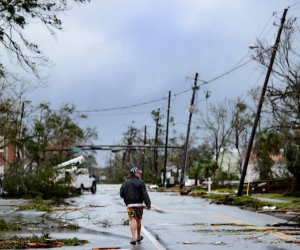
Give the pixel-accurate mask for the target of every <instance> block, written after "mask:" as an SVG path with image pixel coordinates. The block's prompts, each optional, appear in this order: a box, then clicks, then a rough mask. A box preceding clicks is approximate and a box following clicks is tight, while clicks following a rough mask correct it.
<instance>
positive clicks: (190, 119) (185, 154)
mask: <svg viewBox="0 0 300 250" xmlns="http://www.w3.org/2000/svg"><path fill="white" fill-rule="evenodd" d="M197 80H198V73H196V76H195V83H194V86H193V96H192V100H191V106H190V110H189V112H190V115H189V122H188V127H187V132H186V138H185V145H184V157H183V164H182V171H181V178H180V188H182V187H183V186H184V176H185V172H186V165H187V158H188V146H189V137H190V130H191V122H192V115H193V107H194V100H195V94H196V91H197V90H198V89H199V86H197Z"/></svg>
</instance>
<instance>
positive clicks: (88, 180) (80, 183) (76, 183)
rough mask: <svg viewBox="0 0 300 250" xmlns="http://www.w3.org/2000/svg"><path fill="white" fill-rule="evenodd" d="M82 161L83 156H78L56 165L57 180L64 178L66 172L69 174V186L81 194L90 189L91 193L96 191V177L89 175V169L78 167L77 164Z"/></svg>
mask: <svg viewBox="0 0 300 250" xmlns="http://www.w3.org/2000/svg"><path fill="white" fill-rule="evenodd" d="M83 161H84V157H83V156H78V157H76V158H74V159H71V160H69V161H66V162H63V163H61V164H59V165H57V166H55V168H56V169H58V170H59V175H58V177H57V178H56V179H57V180H59V179H62V178H65V176H66V174H67V173H68V174H70V175H71V186H72V187H75V188H76V189H78V190H79V191H80V193H81V194H82V193H83V192H84V191H91V192H92V194H94V193H96V191H97V183H96V179H95V178H94V177H92V176H90V175H89V171H88V169H86V168H78V166H79V165H80V164H81V163H82V162H83Z"/></svg>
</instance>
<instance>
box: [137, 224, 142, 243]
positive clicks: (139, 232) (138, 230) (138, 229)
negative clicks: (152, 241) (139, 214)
mask: <svg viewBox="0 0 300 250" xmlns="http://www.w3.org/2000/svg"><path fill="white" fill-rule="evenodd" d="M141 228H142V220H141V219H138V220H136V229H137V239H138V240H140V239H141Z"/></svg>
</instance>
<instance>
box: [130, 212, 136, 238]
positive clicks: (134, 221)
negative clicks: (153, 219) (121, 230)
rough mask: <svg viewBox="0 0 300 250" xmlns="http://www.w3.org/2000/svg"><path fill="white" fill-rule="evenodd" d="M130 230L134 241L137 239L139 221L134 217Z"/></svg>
mask: <svg viewBox="0 0 300 250" xmlns="http://www.w3.org/2000/svg"><path fill="white" fill-rule="evenodd" d="M130 230H131V234H132V241H136V238H135V232H136V230H137V221H136V220H135V219H134V218H132V219H131V220H130Z"/></svg>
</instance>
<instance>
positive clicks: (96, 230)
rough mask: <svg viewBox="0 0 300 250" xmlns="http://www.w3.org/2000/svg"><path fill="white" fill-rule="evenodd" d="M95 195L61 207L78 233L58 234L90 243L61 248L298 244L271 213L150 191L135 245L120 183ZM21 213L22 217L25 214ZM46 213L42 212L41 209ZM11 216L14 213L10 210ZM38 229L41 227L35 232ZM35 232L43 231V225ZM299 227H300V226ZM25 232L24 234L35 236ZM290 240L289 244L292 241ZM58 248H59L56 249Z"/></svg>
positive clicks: (272, 248) (274, 247) (272, 247)
mask: <svg viewBox="0 0 300 250" xmlns="http://www.w3.org/2000/svg"><path fill="white" fill-rule="evenodd" d="M97 188H98V190H97V193H96V194H91V193H84V194H83V195H82V196H80V197H77V198H72V199H69V200H68V202H69V203H70V204H71V205H70V206H71V207H73V208H76V209H79V210H74V211H57V212H55V213H52V214H51V217H52V218H53V219H59V220H62V221H68V222H69V223H70V222H71V223H77V224H78V225H79V226H80V227H81V229H80V230H79V231H76V232H74V231H73V232H57V231H55V230H54V231H51V232H50V235H51V236H52V237H55V238H65V237H70V238H73V237H77V238H79V239H87V240H88V241H89V242H90V243H89V244H86V245H84V246H79V247H63V248H59V249H92V248H96V247H99V248H100V247H102V248H103V247H107V248H109V247H117V246H118V247H121V248H122V249H133V250H134V249H137V250H155V249H159V250H164V249H169V250H179V249H204V248H209V249H223V248H229V249H242V248H245V249H259V250H260V249H266V250H279V249H282V250H283V249H299V246H300V245H299V243H298V244H297V243H295V241H300V236H299V235H288V234H286V232H288V233H290V234H293V232H294V231H295V230H294V229H293V228H292V227H289V228H286V230H285V231H283V232H280V231H276V229H278V228H274V227H270V226H267V225H269V224H272V223H274V222H279V223H284V222H286V220H282V219H278V218H275V217H273V216H270V215H267V214H259V213H255V212H250V211H246V210H243V209H240V208H237V207H232V206H224V205H216V204H213V203H211V201H210V200H208V199H202V198H193V197H190V196H180V195H178V193H171V192H168V193H161V192H151V191H149V195H150V198H151V201H152V204H153V209H151V210H150V211H147V210H145V211H144V218H143V221H142V222H143V228H142V235H143V236H144V240H143V241H142V243H141V244H138V245H136V246H131V245H130V244H129V242H130V240H131V236H130V230H129V226H128V225H124V222H125V221H126V220H127V212H126V208H125V205H124V203H123V200H122V199H121V198H120V197H119V188H120V185H98V187H97ZM13 214H14V216H16V215H18V216H19V219H21V217H22V216H23V217H24V218H26V217H27V218H28V216H32V212H21V213H18V212H17V213H13ZM20 215H21V217H20ZM40 215H42V214H40ZM10 216H12V215H10ZM35 228H36V229H37V230H36V231H34V230H35ZM35 228H34V227H33V228H31V232H30V233H32V232H34V233H36V234H38V233H41V229H38V226H36V227H35ZM298 232H299V230H298ZM30 233H29V232H20V234H21V235H30ZM287 242H290V243H287ZM56 249H57V248H56Z"/></svg>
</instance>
